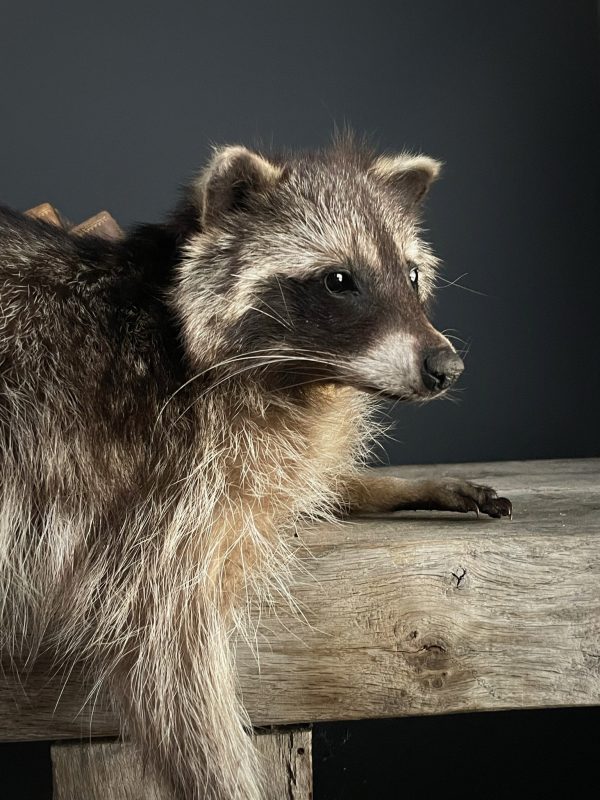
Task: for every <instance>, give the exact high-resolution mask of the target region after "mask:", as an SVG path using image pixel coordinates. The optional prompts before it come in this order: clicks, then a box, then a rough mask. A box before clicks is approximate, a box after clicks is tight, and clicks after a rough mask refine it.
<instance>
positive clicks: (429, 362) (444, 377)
mask: <svg viewBox="0 0 600 800" xmlns="http://www.w3.org/2000/svg"><path fill="white" fill-rule="evenodd" d="M464 368H465V365H464V364H463V362H462V359H461V358H460V356H458V355H456V353H455V352H454V350H451V349H450V348H449V347H438V348H436V349H435V350H427V351H426V352H425V358H424V359H423V369H422V370H421V375H422V378H423V383H424V384H425V386H426V387H427V388H428V389H429V390H430V391H432V392H433V391H435V392H439V391H441V390H442V389H447V388H448V387H449V386H452V384H453V383H454V382H455V381H456V379H457V378H458V376H459V375H460V374H461V372H462V371H463V369H464Z"/></svg>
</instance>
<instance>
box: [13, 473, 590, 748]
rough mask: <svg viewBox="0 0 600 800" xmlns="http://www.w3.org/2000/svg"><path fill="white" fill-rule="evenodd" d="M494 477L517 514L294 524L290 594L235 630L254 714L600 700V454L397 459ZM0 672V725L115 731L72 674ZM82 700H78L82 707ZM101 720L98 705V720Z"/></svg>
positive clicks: (442, 709)
mask: <svg viewBox="0 0 600 800" xmlns="http://www.w3.org/2000/svg"><path fill="white" fill-rule="evenodd" d="M388 472H392V473H397V474H400V475H402V476H405V477H418V476H424V475H428V476H430V475H432V474H433V473H436V472H437V473H445V474H451V475H456V476H465V477H471V478H475V479H478V480H483V481H484V482H487V483H491V484H493V485H494V486H495V487H496V488H497V489H498V490H499V491H501V493H502V494H505V495H507V496H509V497H510V498H511V499H512V500H513V504H514V518H513V520H512V521H508V520H502V521H496V520H491V519H487V518H485V519H484V518H481V519H479V520H478V519H476V517H475V516H474V515H469V516H462V515H458V514H439V513H437V514H436V513H431V512H416V513H415V512H404V513H402V514H393V515H387V516H382V517H374V516H371V517H369V518H368V519H367V518H363V519H361V520H360V521H356V522H351V523H346V524H343V525H341V526H339V527H331V526H329V527H321V528H318V529H315V530H314V531H311V532H309V533H306V534H304V535H303V536H302V537H301V539H298V540H297V541H298V548H299V552H300V554H301V555H302V571H300V572H299V573H298V576H297V580H296V584H295V587H294V594H295V596H296V597H297V598H298V601H299V603H300V605H301V608H302V610H303V613H304V615H305V619H304V620H302V619H299V618H297V617H295V616H294V615H293V614H291V613H290V611H289V610H288V609H287V608H286V607H285V605H284V604H283V603H282V604H281V606H279V607H277V608H275V609H272V610H271V611H270V612H264V613H263V615H262V622H261V625H260V627H259V629H258V631H257V644H258V661H257V659H256V657H255V655H254V654H253V653H252V652H251V650H250V649H249V648H248V647H247V646H245V645H240V646H239V649H238V665H239V671H240V680H241V687H242V693H243V699H244V703H245V704H246V706H247V708H248V709H249V711H250V715H251V718H252V720H253V722H254V723H255V724H256V725H264V724H290V723H297V722H312V721H317V720H333V719H357V718H362V717H389V716H401V715H415V714H439V713H447V712H456V711H473V710H480V711H482V710H494V709H507V708H540V707H548V706H577V705H596V704H599V703H600V479H599V475H600V460H593V459H590V460H579V461H537V462H521V463H519V462H505V463H497V464H479V465H473V464H467V465H453V466H452V467H438V468H434V467H414V468H406V469H401V470H388ZM28 688H29V700H25V699H24V698H25V695H24V693H23V691H22V690H20V689H19V687H18V684H17V683H16V682H15V681H14V679H10V678H7V679H6V680H5V681H4V684H3V685H2V686H1V688H0V737H1V738H3V739H12V740H16V739H32V738H70V737H77V736H79V735H81V734H82V733H83V734H84V735H89V734H91V735H112V734H114V733H115V732H116V730H117V725H116V721H115V719H114V717H113V716H112V715H111V714H110V712H109V711H107V709H106V707H105V706H104V705H103V704H102V702H99V703H96V706H95V709H94V712H93V715H91V713H90V710H89V709H86V710H85V711H84V712H82V713H80V714H79V715H78V712H79V711H80V710H81V706H82V698H83V697H84V696H85V695H84V690H83V687H82V685H81V683H80V682H78V679H77V677H76V676H74V677H73V679H72V680H71V682H70V683H69V684H68V686H67V687H66V688H65V690H64V692H63V694H62V696H61V700H60V702H59V703H58V706H57V708H56V711H54V707H55V705H56V702H57V698H58V695H59V690H60V683H59V682H58V681H54V682H52V681H48V679H47V678H46V677H44V675H43V671H42V670H41V669H40V670H39V671H38V672H36V673H35V674H34V675H32V677H31V680H30V682H29V687H28ZM77 715H78V716H77ZM90 720H92V721H90Z"/></svg>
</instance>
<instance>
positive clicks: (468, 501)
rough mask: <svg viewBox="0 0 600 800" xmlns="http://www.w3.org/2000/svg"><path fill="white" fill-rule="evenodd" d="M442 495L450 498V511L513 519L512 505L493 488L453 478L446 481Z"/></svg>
mask: <svg viewBox="0 0 600 800" xmlns="http://www.w3.org/2000/svg"><path fill="white" fill-rule="evenodd" d="M442 494H443V495H444V496H448V495H449V497H448V500H449V502H448V506H447V510H448V511H474V512H475V513H476V514H477V516H479V512H481V513H482V514H487V515H488V516H489V517H494V518H495V519H500V518H501V517H508V518H509V519H512V503H511V502H510V500H508V499H507V498H506V497H498V494H497V492H496V491H495V489H492V487H491V486H481V485H479V484H477V483H471V482H470V481H464V480H461V479H460V478H453V479H449V480H447V481H444V484H443V487H442Z"/></svg>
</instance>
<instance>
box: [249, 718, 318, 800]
mask: <svg viewBox="0 0 600 800" xmlns="http://www.w3.org/2000/svg"><path fill="white" fill-rule="evenodd" d="M255 742H256V746H257V748H258V751H259V752H260V754H261V756H262V761H263V766H264V770H265V773H266V774H267V775H268V797H267V798H266V800H311V798H312V786H313V780H312V731H311V730H310V729H309V728H288V729H279V730H275V731H274V732H273V733H265V732H263V733H260V734H259V735H258V736H256V737H255Z"/></svg>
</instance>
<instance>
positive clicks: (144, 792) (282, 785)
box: [52, 728, 312, 800]
mask: <svg viewBox="0 0 600 800" xmlns="http://www.w3.org/2000/svg"><path fill="white" fill-rule="evenodd" d="M255 741H256V746H257V749H258V750H259V752H260V754H261V760H262V763H263V767H264V772H265V774H266V775H267V776H268V790H267V795H266V796H265V800H310V798H311V797H312V736H311V731H310V730H309V729H307V728H303V729H280V730H274V731H273V732H270V733H267V732H262V733H260V734H259V735H257V736H256V737H255ZM52 783H53V800H174V798H173V796H172V794H171V793H170V792H169V791H167V790H166V789H165V788H164V787H163V786H161V785H160V783H159V782H158V781H156V780H155V779H154V777H153V775H152V774H151V773H150V772H148V771H147V770H145V769H144V767H143V764H142V761H141V760H140V758H139V756H138V754H137V752H136V751H135V749H134V748H133V747H132V746H131V745H129V744H126V743H121V742H87V743H73V742H69V743H61V744H55V745H53V746H52Z"/></svg>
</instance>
